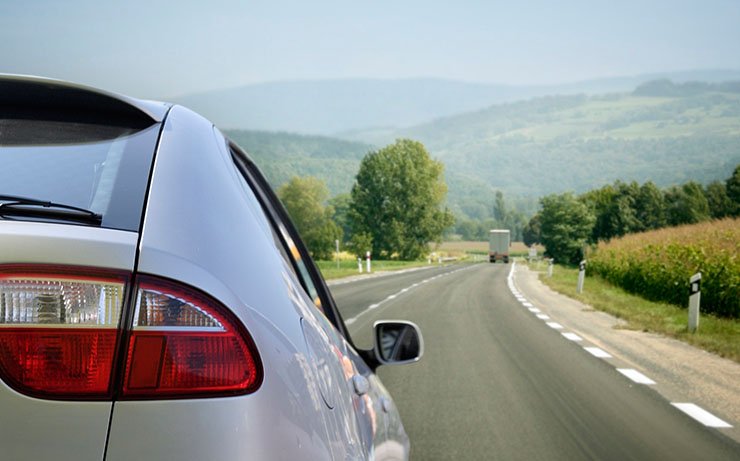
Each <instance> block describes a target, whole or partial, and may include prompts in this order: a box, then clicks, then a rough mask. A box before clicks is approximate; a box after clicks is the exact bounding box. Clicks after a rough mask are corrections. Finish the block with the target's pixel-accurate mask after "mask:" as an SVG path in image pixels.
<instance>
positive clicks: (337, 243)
mask: <svg viewBox="0 0 740 461" xmlns="http://www.w3.org/2000/svg"><path fill="white" fill-rule="evenodd" d="M334 245H336V247H337V269H339V240H334Z"/></svg>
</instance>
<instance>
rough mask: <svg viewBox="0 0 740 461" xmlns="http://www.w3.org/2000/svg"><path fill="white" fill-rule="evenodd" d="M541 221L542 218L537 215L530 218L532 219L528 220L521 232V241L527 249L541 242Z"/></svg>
mask: <svg viewBox="0 0 740 461" xmlns="http://www.w3.org/2000/svg"><path fill="white" fill-rule="evenodd" d="M541 219H542V218H541V216H540V214H539V213H537V214H536V215H534V216H532V219H530V220H529V222H528V223H527V225H526V226H525V227H524V230H523V231H522V240H524V244H525V245H527V246H528V247H529V246H532V245H534V244H536V243H541V242H542V236H541V233H542V230H541V226H542V223H541Z"/></svg>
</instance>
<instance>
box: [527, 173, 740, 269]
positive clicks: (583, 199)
mask: <svg viewBox="0 0 740 461" xmlns="http://www.w3.org/2000/svg"><path fill="white" fill-rule="evenodd" d="M540 205H541V207H542V209H541V210H540V211H539V212H538V213H537V214H535V215H534V216H533V217H532V219H530V221H529V223H527V225H526V227H525V228H524V231H523V238H524V243H525V244H527V245H532V244H534V243H542V244H544V245H545V247H546V248H547V253H548V255H549V256H551V257H553V258H555V259H556V260H557V261H560V262H564V263H571V264H576V263H578V261H580V260H581V259H582V258H583V250H584V248H585V246H586V245H588V244H595V243H597V242H599V241H608V240H610V239H612V238H615V237H621V236H623V235H626V234H631V233H636V232H644V231H649V230H654V229H660V228H663V227H671V226H679V225H682V224H694V223H699V222H703V221H708V220H710V219H721V218H724V217H728V216H740V165H738V166H737V167H735V170H734V172H733V174H732V176H730V177H729V178H727V180H726V181H713V182H711V183H709V184H708V185H706V186H702V185H701V184H699V183H697V182H695V181H689V182H686V183H684V184H681V185H675V186H671V187H669V188H666V189H659V188H658V187H657V186H656V185H655V184H654V183H652V182H651V181H648V182H645V183H644V184H642V185H639V184H638V183H637V182H634V181H633V182H630V183H625V182H622V181H616V182H614V183H613V184H609V185H606V186H604V187H602V188H600V189H594V190H591V191H588V192H586V193H584V194H581V195H578V196H576V195H575V194H573V193H571V192H567V193H564V194H551V195H548V196H545V197H543V198H541V199H540Z"/></svg>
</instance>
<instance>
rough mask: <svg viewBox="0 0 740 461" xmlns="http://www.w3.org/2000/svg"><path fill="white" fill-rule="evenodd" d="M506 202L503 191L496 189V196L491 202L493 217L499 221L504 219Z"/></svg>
mask: <svg viewBox="0 0 740 461" xmlns="http://www.w3.org/2000/svg"><path fill="white" fill-rule="evenodd" d="M506 215H507V213H506V204H505V203H504V193H503V192H501V191H500V190H497V191H496V198H495V200H494V202H493V219H495V220H496V221H499V222H504V221H505V220H506Z"/></svg>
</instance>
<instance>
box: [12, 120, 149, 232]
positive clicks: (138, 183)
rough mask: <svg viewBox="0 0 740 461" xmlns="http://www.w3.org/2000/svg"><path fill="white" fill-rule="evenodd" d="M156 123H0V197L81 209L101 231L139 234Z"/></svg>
mask: <svg viewBox="0 0 740 461" xmlns="http://www.w3.org/2000/svg"><path fill="white" fill-rule="evenodd" d="M160 125H161V124H159V123H155V124H153V125H151V126H149V127H147V128H144V129H138V128H137V129H134V128H129V127H120V126H105V125H96V124H88V123H73V122H65V121H39V120H23V119H4V120H0V195H12V196H21V197H27V198H33V199H37V200H42V201H51V202H55V203H60V204H64V205H70V206H74V207H78V208H83V209H86V210H90V211H93V212H95V213H97V214H99V215H101V216H102V224H101V226H102V227H106V228H112V229H121V230H129V231H138V230H139V226H140V223H141V217H142V216H141V215H142V212H143V208H144V198H145V194H146V188H147V184H148V182H149V174H150V171H151V166H152V159H153V156H154V151H155V148H156V143H157V139H158V136H159V129H160ZM0 203H2V201H0ZM1 219H13V220H28V221H49V222H58V221H55V220H51V219H49V220H47V219H44V218H43V217H41V218H39V217H34V218H25V217H19V216H6V217H1V216H0V220H1ZM70 224H74V223H70Z"/></svg>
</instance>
